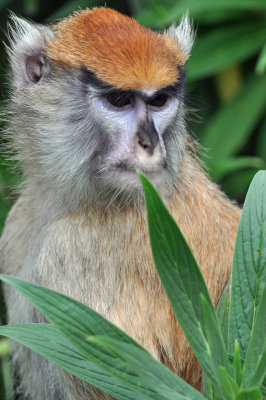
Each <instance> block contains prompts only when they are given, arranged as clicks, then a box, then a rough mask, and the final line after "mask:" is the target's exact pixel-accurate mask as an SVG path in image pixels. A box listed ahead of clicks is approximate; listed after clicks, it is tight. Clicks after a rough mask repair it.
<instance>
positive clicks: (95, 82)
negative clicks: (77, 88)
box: [79, 67, 186, 101]
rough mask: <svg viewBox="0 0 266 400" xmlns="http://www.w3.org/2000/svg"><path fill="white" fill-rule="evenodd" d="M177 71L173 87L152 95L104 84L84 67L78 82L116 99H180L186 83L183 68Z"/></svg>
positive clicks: (166, 87) (161, 89) (159, 90)
mask: <svg viewBox="0 0 266 400" xmlns="http://www.w3.org/2000/svg"><path fill="white" fill-rule="evenodd" d="M178 70H179V79H178V81H177V82H176V83H175V84H174V85H169V86H165V87H162V88H160V89H158V90H156V91H155V92H154V93H153V94H152V95H148V94H146V93H143V91H142V90H138V89H129V90H127V89H118V88H116V87H114V86H112V85H110V84H109V83H106V82H104V81H103V80H102V79H100V78H98V77H97V75H96V74H95V73H94V72H92V71H90V70H88V69H87V68H86V67H83V68H81V70H80V77H79V79H80V81H81V82H82V83H84V84H86V85H91V86H94V87H95V88H98V89H100V90H102V91H103V92H104V94H109V93H113V94H115V95H116V96H117V97H120V98H124V97H127V98H128V97H131V96H134V95H136V94H138V96H139V97H141V98H142V99H143V100H145V101H147V100H152V99H154V98H156V97H157V96H165V95H166V96H173V97H180V95H182V93H183V88H184V86H185V81H186V74H185V69H184V67H178Z"/></svg>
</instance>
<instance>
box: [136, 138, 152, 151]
mask: <svg viewBox="0 0 266 400" xmlns="http://www.w3.org/2000/svg"><path fill="white" fill-rule="evenodd" d="M138 144H139V145H140V146H141V147H142V148H143V149H144V150H149V148H150V146H149V145H148V144H146V143H145V142H143V141H142V140H141V139H139V141H138Z"/></svg>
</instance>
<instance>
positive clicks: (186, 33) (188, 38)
mask: <svg viewBox="0 0 266 400" xmlns="http://www.w3.org/2000/svg"><path fill="white" fill-rule="evenodd" d="M166 34H167V35H168V36H170V38H171V39H173V40H174V41H175V42H176V43H177V44H178V45H179V46H180V47H181V50H182V51H183V53H184V54H185V55H186V56H187V58H188V57H189V55H190V52H191V49H192V46H193V42H194V39H195V32H194V30H193V26H192V23H191V21H190V20H189V16H188V13H187V14H185V15H184V16H183V18H182V19H181V21H180V24H179V25H178V26H176V25H171V26H170V28H168V29H167V31H166Z"/></svg>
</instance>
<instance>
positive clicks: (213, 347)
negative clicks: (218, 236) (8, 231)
mask: <svg viewBox="0 0 266 400" xmlns="http://www.w3.org/2000/svg"><path fill="white" fill-rule="evenodd" d="M139 175H140V179H141V182H142V185H143V189H144V193H145V199H146V206H147V213H148V224H149V233H150V241H151V247H152V252H153V257H154V262H155V265H156V268H157V272H158V274H159V276H160V279H161V282H162V284H163V286H164V288H165V290H166V293H167V295H168V298H169V300H170V302H171V305H172V307H173V310H174V313H175V315H176V317H177V319H178V321H179V323H180V325H181V327H182V329H183V331H184V333H185V335H186V337H187V339H188V341H189V344H190V345H191V347H192V349H193V351H194V353H195V355H196V356H197V358H198V360H199V362H200V364H201V366H202V369H203V372H204V375H203V390H202V394H201V393H199V392H197V391H196V390H195V389H194V388H192V387H191V386H189V385H188V384H187V383H186V382H184V381H183V380H182V379H181V378H179V377H178V376H176V375H174V374H173V373H172V372H171V371H170V370H169V369H168V368H167V367H165V366H163V365H162V364H160V363H159V362H158V361H156V360H155V359H153V358H152V356H151V355H150V354H149V353H148V352H147V351H146V350H144V349H143V348H142V347H141V346H140V345H139V344H137V343H136V342H135V341H134V340H133V339H132V338H130V337H129V336H128V335H126V334H125V333H124V332H122V331H121V330H120V329H119V328H117V327H116V326H114V325H113V324H111V323H110V322H108V321H107V320H105V319H104V318H103V317H101V316H100V315H99V314H97V313H96V312H95V311H93V310H91V309H90V308H88V307H87V306H85V305H84V304H81V303H79V302H77V301H76V300H73V299H70V298H69V297H66V296H64V295H62V294H59V293H56V292H53V291H51V290H49V289H46V288H42V287H39V286H36V285H32V284H30V283H27V282H25V281H22V280H20V279H18V278H15V277H10V276H3V275H2V276H1V279H2V280H3V281H4V282H6V283H8V284H10V285H11V286H13V287H14V288H15V289H17V290H18V291H20V292H21V293H22V294H23V295H24V296H25V297H27V298H28V300H30V301H31V302H32V303H33V304H34V305H35V306H36V307H37V308H38V309H39V310H40V311H41V312H42V313H43V314H44V315H45V317H46V318H47V319H48V320H49V321H50V322H51V324H18V325H9V326H2V327H0V334H1V335H5V336H7V337H10V338H12V339H15V340H17V341H19V342H21V343H22V344H24V345H26V346H28V347H29V348H31V349H33V350H34V351H36V352H37V353H39V354H41V355H42V356H44V357H46V358H47V359H49V360H51V361H52V362H54V363H56V364H57V365H59V366H61V367H62V368H64V369H65V370H66V371H68V372H71V373H72V374H73V375H76V376H77V377H79V378H81V379H83V380H85V381H86V382H89V383H91V384H93V385H95V386H97V387H99V388H100V389H102V390H104V391H106V392H107V393H109V394H111V395H112V396H115V397H116V398H117V399H118V400H126V399H130V400H133V399H134V400H144V399H150V400H159V399H165V400H178V399H179V400H185V399H187V400H188V399H190V400H201V399H202V400H203V399H204V398H207V399H225V400H260V399H261V397H262V394H264V395H265V394H266V393H265V390H266V388H265V386H264V385H263V380H264V378H265V372H266V371H265V364H266V341H265V331H266V320H265V318H264V312H265V307H266V285H265V282H266V268H265V265H266V210H265V204H266V172H265V171H264V172H263V171H261V172H259V173H258V174H257V175H256V176H255V178H254V180H253V182H252V184H251V186H250V189H249V191H248V194H247V197H246V201H245V205H244V209H243V213H242V217H241V220H240V225H239V229H238V233H237V239H236V247H235V254H234V262H233V272H232V284H231V298H230V302H228V301H227V291H226V292H225V296H224V298H223V299H222V301H221V303H220V307H219V308H218V311H217V315H218V319H217V315H216V313H215V310H214V307H213V304H212V302H211V299H210V295H209V293H208V290H207V288H206V285H205V282H204V279H203V277H202V275H201V272H200V269H199V267H198V265H197V263H196V261H195V259H194V257H193V254H192V253H191V250H190V249H189V246H188V245H187V243H186V241H185V239H184V237H183V235H182V233H181V232H180V230H179V228H178V226H177V225H176V223H175V221H174V220H173V218H172V216H171V215H170V214H169V212H168V210H167V209H166V207H165V206H164V204H163V202H162V200H161V198H160V197H159V195H158V194H157V192H156V190H155V189H154V187H153V186H152V184H151V183H150V182H149V180H148V179H147V178H146V177H145V176H144V175H142V174H141V173H139ZM247 293H248V295H247ZM66 310H67V312H66ZM223 332H226V334H225V340H224V339H223Z"/></svg>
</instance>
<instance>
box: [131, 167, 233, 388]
mask: <svg viewBox="0 0 266 400" xmlns="http://www.w3.org/2000/svg"><path fill="white" fill-rule="evenodd" d="M139 176H140V179H141V182H142V186H143V189H144V193H145V200H146V206H147V213H148V223H149V232H150V240H151V247H152V252H153V257H154V261H155V265H156V269H157V271H158V274H159V276H160V279H161V281H162V283H163V286H164V288H165V290H166V293H167V295H168V297H169V300H170V302H171V305H172V307H173V310H174V312H175V315H176V317H177V319H178V322H179V323H180V325H181V327H182V329H183V331H184V333H185V335H186V338H187V339H188V341H189V344H190V346H191V347H192V349H193V351H194V353H195V355H196V356H197V358H198V360H199V362H200V364H201V366H202V368H203V369H204V371H205V373H206V374H207V375H208V377H209V378H210V379H211V381H212V382H213V383H214V384H215V385H216V386H218V387H219V382H220V381H219V379H220V371H219V366H224V367H225V368H226V369H227V370H228V371H230V365H229V361H228V357H227V354H226V350H225V346H224V343H223V340H222V334H221V330H220V327H219V325H218V322H217V319H216V315H215V311H214V307H213V304H212V302H211V299H210V295H209V293H208V290H207V288H206V285H205V282H204V280H203V277H202V274H201V272H200V269H199V267H198V265H197V263H196V260H195V258H194V257H193V255H192V253H191V250H190V249H189V247H188V245H187V243H186V241H185V239H184V237H183V235H182V233H181V232H180V230H179V228H178V227H177V225H176V223H175V221H174V220H173V218H172V216H171V215H170V214H169V212H168V210H167V209H166V207H165V205H164V204H163V202H162V200H161V199H160V197H159V195H158V194H157V192H156V190H155V189H154V187H153V186H152V184H151V183H150V182H149V181H148V179H147V178H146V177H145V176H144V175H142V174H141V173H140V172H139ZM202 296H204V298H205V299H206V304H207V306H208V316H209V320H206V313H205V312H204V309H203V307H202V301H201V297H202ZM210 326H212V328H213V331H214V332H215V333H216V335H215V337H214V335H212V337H210V336H209V332H210V330H211V328H210ZM220 390H222V389H221V388H220Z"/></svg>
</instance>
